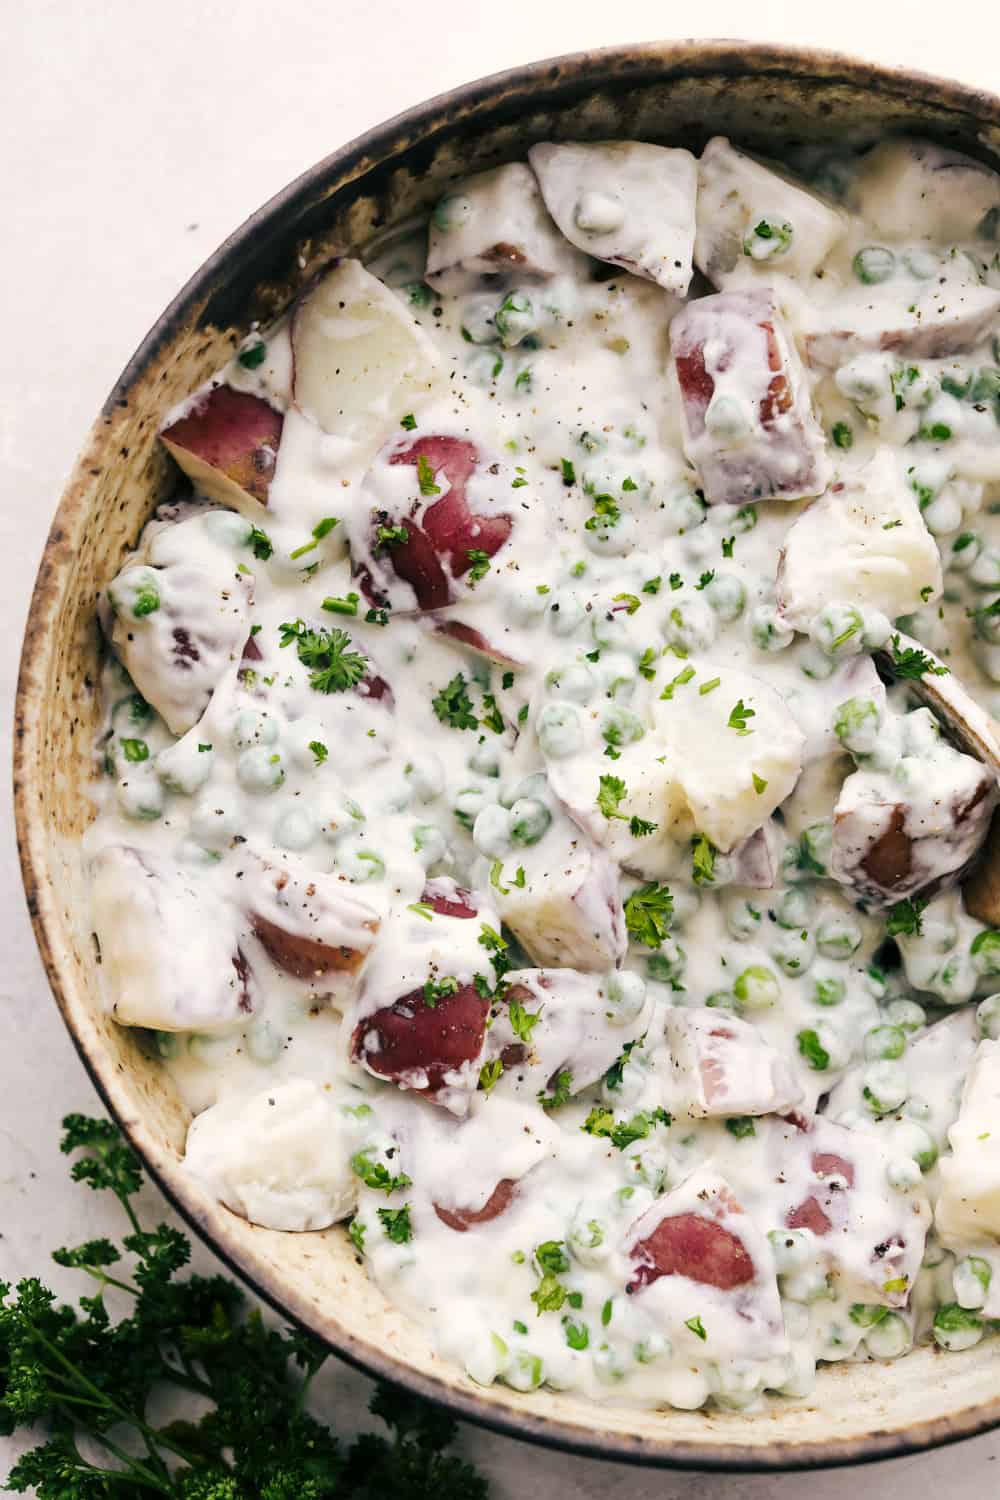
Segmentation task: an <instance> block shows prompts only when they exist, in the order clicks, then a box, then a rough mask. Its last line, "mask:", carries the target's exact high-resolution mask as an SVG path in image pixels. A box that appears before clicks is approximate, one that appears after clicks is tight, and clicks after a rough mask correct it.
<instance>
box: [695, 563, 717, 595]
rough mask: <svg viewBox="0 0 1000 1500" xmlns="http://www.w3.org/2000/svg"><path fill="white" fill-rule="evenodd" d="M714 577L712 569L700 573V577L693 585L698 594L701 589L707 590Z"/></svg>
mask: <svg viewBox="0 0 1000 1500" xmlns="http://www.w3.org/2000/svg"><path fill="white" fill-rule="evenodd" d="M714 577H715V569H714V568H709V569H708V571H707V572H705V573H702V575H701V577H700V578H699V579H698V582H697V583H696V584H695V588H696V589H697V591H698V592H699V593H700V592H701V590H702V589H707V588H708V585H709V584H710V583H711V582H712V579H713V578H714Z"/></svg>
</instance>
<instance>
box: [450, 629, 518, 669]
mask: <svg viewBox="0 0 1000 1500" xmlns="http://www.w3.org/2000/svg"><path fill="white" fill-rule="evenodd" d="M434 633H435V635H443V636H447V638H448V639H449V640H451V641H457V642H458V644H459V645H460V646H465V647H467V648H468V650H469V651H475V652H476V653H477V655H479V656H485V657H486V658H487V660H488V661H494V662H496V664H497V666H500V667H514V668H515V669H520V668H522V667H525V666H527V662H523V661H518V659H517V658H516V657H514V656H508V655H507V654H506V653H505V652H503V651H501V650H500V648H499V646H494V645H493V644H492V643H491V642H490V641H488V640H487V639H486V637H485V636H484V635H483V633H482V631H481V630H477V629H476V628H475V626H474V625H466V623H465V622H464V620H437V621H435V623H434Z"/></svg>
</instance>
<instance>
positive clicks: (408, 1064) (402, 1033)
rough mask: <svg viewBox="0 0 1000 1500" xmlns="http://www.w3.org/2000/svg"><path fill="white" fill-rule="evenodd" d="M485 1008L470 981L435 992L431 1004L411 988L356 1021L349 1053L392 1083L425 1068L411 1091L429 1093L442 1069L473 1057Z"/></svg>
mask: <svg viewBox="0 0 1000 1500" xmlns="http://www.w3.org/2000/svg"><path fill="white" fill-rule="evenodd" d="M489 1009H490V1006H489V1001H488V1000H484V999H483V998H482V997H481V996H480V995H479V994H478V992H477V990H476V987H475V985H472V984H466V985H463V986H462V987H461V988H460V989H459V990H457V991H456V992H455V994H453V995H443V996H441V997H440V998H439V999H438V1001H437V1002H436V1004H434V1005H433V1006H432V1005H428V1004H427V1002H426V1001H425V999H424V992H423V990H422V989H419V990H411V991H410V992H409V994H406V995H401V996H400V997H399V999H398V1000H395V1001H393V1003H392V1005H386V1006H383V1008H382V1009H381V1010H377V1011H375V1013H374V1015H371V1016H366V1017H365V1019H364V1020H363V1021H359V1022H358V1025H357V1026H356V1027H355V1029H354V1036H353V1038H352V1041H351V1051H352V1056H353V1057H354V1060H355V1062H363V1063H364V1065H365V1066H366V1067H367V1068H368V1069H369V1070H370V1071H371V1072H373V1073H375V1074H377V1075H378V1077H380V1078H387V1079H389V1080H390V1081H391V1082H393V1083H403V1084H406V1082H407V1078H408V1076H410V1075H412V1074H413V1073H415V1072H423V1073H426V1075H427V1084H426V1087H423V1088H420V1089H415V1090H414V1092H415V1093H420V1094H425V1095H427V1096H428V1097H431V1098H432V1097H433V1096H434V1095H435V1094H436V1093H437V1092H438V1090H439V1089H440V1088H441V1086H442V1084H443V1083H444V1079H445V1074H446V1073H450V1072H452V1071H454V1070H455V1069H457V1068H460V1067H461V1066H462V1065H463V1063H471V1062H474V1061H475V1060H476V1059H477V1058H478V1057H479V1055H480V1053H481V1052H482V1049H483V1041H484V1039H485V1036H486V1019H487V1016H488V1015H489Z"/></svg>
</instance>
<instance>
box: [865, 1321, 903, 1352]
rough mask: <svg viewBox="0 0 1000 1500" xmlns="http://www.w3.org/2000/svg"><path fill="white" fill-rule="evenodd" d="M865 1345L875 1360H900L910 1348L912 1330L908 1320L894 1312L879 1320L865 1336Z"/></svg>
mask: <svg viewBox="0 0 1000 1500" xmlns="http://www.w3.org/2000/svg"><path fill="white" fill-rule="evenodd" d="M865 1345H866V1347H867V1349H868V1353H869V1354H870V1355H871V1356H872V1357H873V1358H874V1359H898V1358H899V1356H900V1355H901V1354H905V1353H906V1351H907V1349H908V1348H909V1347H910V1330H909V1328H908V1327H907V1325H906V1319H905V1318H901V1317H900V1315H899V1313H894V1312H890V1313H887V1314H886V1316H885V1317H884V1318H879V1320H878V1322H877V1323H876V1324H875V1325H874V1327H872V1328H870V1329H869V1330H868V1332H867V1334H866V1335H865Z"/></svg>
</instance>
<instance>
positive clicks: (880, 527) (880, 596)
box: [775, 450, 941, 630]
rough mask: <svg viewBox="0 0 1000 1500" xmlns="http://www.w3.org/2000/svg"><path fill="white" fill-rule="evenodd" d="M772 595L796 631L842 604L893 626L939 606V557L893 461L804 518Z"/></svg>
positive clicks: (784, 553) (837, 491) (868, 470)
mask: <svg viewBox="0 0 1000 1500" xmlns="http://www.w3.org/2000/svg"><path fill="white" fill-rule="evenodd" d="M775 590H776V594H777V601H778V609H779V611H780V613H781V615H782V616H783V618H784V619H785V620H787V621H788V623H789V625H793V626H794V627H795V629H796V630H807V629H808V628H809V623H810V621H811V620H812V619H813V617H814V615H816V614H817V613H818V612H819V611H820V610H821V609H823V608H824V606H825V605H827V604H834V603H837V602H838V601H840V600H850V601H851V603H852V604H855V605H859V606H860V607H862V608H869V609H878V610H881V611H882V613H883V614H884V615H887V616H888V617H889V619H890V620H895V619H897V618H898V616H900V615H906V614H912V613H913V611H914V610H917V609H919V608H920V607H921V605H922V604H925V603H926V602H927V601H928V600H930V599H935V598H937V596H938V595H939V594H940V592H941V555H940V553H939V551H938V547H937V543H936V542H935V540H934V538H933V537H932V536H931V534H930V532H929V531H928V530H927V527H926V526H925V524H924V518H923V516H922V515H921V514H920V508H919V506H918V505H917V501H916V499H915V497H914V495H913V492H912V490H911V489H910V488H909V486H908V485H907V484H905V483H904V481H903V478H902V476H901V474H900V472H899V467H898V465H897V463H896V460H895V458H894V457H893V455H892V454H891V453H888V452H885V451H884V450H882V451H880V452H879V453H877V454H876V456H875V457H874V458H873V459H872V460H871V462H870V463H869V464H867V465H866V466H865V467H864V468H863V469H861V470H860V471H859V472H858V473H857V475H856V476H855V477H854V478H853V479H852V480H850V481H846V480H845V481H841V482H838V483H837V484H834V485H831V486H830V488H829V490H827V492H826V494H825V495H823V496H821V498H820V499H819V500H816V501H815V502H814V503H813V504H812V505H810V507H809V509H808V510H806V511H804V512H803V513H802V515H801V516H799V518H798V520H797V521H795V522H794V524H793V525H792V527H791V528H790V530H789V532H788V535H787V537H786V538H785V545H784V547H783V548H782V550H781V554H780V557H779V562H778V576H777V579H776V582H775Z"/></svg>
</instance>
